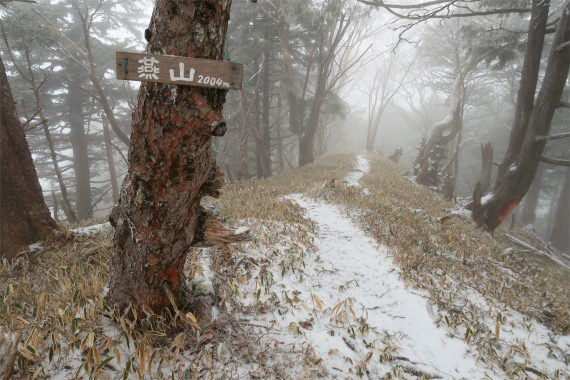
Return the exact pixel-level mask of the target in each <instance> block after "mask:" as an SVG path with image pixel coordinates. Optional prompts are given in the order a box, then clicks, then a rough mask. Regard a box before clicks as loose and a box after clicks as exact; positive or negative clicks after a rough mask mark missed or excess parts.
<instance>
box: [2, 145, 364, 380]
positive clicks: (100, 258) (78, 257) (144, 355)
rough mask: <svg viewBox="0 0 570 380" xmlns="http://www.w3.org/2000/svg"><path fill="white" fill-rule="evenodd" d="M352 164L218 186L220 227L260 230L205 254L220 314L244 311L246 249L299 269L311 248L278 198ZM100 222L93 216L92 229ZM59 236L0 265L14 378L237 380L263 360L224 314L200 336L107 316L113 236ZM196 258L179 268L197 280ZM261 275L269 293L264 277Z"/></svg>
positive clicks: (331, 163) (173, 319) (189, 325)
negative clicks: (246, 366)
mask: <svg viewBox="0 0 570 380" xmlns="http://www.w3.org/2000/svg"><path fill="white" fill-rule="evenodd" d="M353 160H354V157H353V155H351V154H341V155H337V156H335V157H334V159H332V160H328V159H325V160H321V161H320V162H319V163H316V164H313V165H308V166H307V167H305V168H303V169H301V170H296V171H290V172H286V173H283V174H281V175H278V176H274V177H272V178H271V179H269V180H266V181H246V182H241V183H236V184H231V185H229V186H227V187H226V188H224V191H225V193H226V194H224V195H223V196H222V197H221V198H220V199H219V200H213V201H212V204H214V205H216V207H217V208H219V209H220V210H221V211H222V215H221V219H223V220H224V222H226V223H227V224H229V225H236V226H237V225H240V224H241V225H244V224H245V225H247V226H249V227H251V229H252V230H253V232H254V233H258V239H256V240H255V241H254V242H250V243H243V244H236V245H228V246H220V247H216V248H211V256H212V260H211V263H210V267H211V270H213V272H214V273H213V278H212V282H213V283H214V288H215V291H216V296H217V297H218V299H219V302H220V307H221V308H222V310H223V309H224V303H227V304H230V303H231V304H233V305H235V309H234V310H238V311H239V310H241V309H240V307H241V306H240V304H239V296H240V294H239V288H240V285H241V284H242V283H243V282H244V281H246V277H249V278H250V279H251V269H252V267H253V264H251V261H250V262H249V264H246V265H244V262H243V260H241V261H240V260H238V258H240V257H242V258H245V259H246V261H247V252H246V250H247V249H257V250H261V249H265V247H267V246H269V245H272V244H274V243H277V242H281V243H283V244H288V245H290V249H289V250H288V251H287V254H286V255H283V256H281V257H280V259H281V260H282V263H283V268H284V270H293V269H295V268H297V267H300V266H301V265H302V260H303V256H304V251H305V249H306V247H310V246H311V245H312V243H311V241H310V236H309V232H308V231H309V230H311V228H312V223H311V221H310V220H307V219H305V218H304V217H303V211H302V209H301V208H300V207H299V206H297V205H296V204H293V203H292V202H290V201H288V200H283V199H281V196H282V195H285V194H288V193H291V192H303V191H306V190H309V189H314V188H317V187H319V186H320V185H322V183H323V181H324V180H325V179H326V178H327V176H337V177H339V178H340V177H343V176H344V175H346V172H347V171H348V170H349V169H350V168H351V167H352V166H353V164H354V162H353ZM103 221H104V220H102V219H101V218H99V219H97V220H93V221H91V223H89V224H98V223H101V222H103ZM86 225H87V223H85V222H82V224H81V226H82V227H83V226H86ZM59 237H60V238H59V240H58V241H57V242H44V249H43V251H42V252H40V253H33V254H25V255H22V256H21V257H20V258H19V260H18V261H17V262H16V263H14V264H8V263H7V262H4V263H3V264H1V265H0V293H1V294H2V299H1V302H0V325H4V326H8V327H9V328H10V329H12V330H14V331H17V332H18V333H20V334H21V336H22V338H21V340H20V345H19V351H18V358H17V365H16V366H15V372H14V375H13V378H14V379H36V378H37V379H42V378H50V377H53V376H54V375H56V374H58V375H61V374H64V375H65V376H66V377H75V378H84V379H87V378H90V379H97V378H100V379H110V378H113V379H115V378H117V379H119V378H120V379H126V378H127V377H128V378H153V379H154V378H175V379H185V380H186V379H197V378H202V377H203V376H205V375H206V374H208V376H215V378H220V376H222V377H223V378H227V379H230V378H234V377H236V376H237V375H236V367H237V366H238V365H240V364H241V363H243V362H244V361H245V362H257V363H263V362H264V361H265V359H266V358H264V355H265V354H264V350H263V347H259V346H257V345H256V344H255V342H254V341H252V340H251V338H250V337H249V336H248V335H247V334H244V332H243V329H241V327H240V326H239V321H237V320H236V318H235V317H234V316H233V315H232V314H231V313H222V315H220V316H219V317H218V319H217V320H216V321H214V322H213V324H212V325H211V326H207V327H206V328H208V330H205V331H204V330H202V331H198V330H196V328H197V325H196V324H195V322H196V321H195V320H194V319H193V316H192V315H191V314H188V315H185V314H183V313H181V312H179V313H176V315H171V314H168V313H166V314H164V315H160V316H159V315H155V314H153V313H152V311H150V310H148V311H147V312H146V313H145V314H146V315H138V316H137V315H136V314H135V319H134V320H129V319H128V318H127V317H126V316H125V315H118V314H116V313H113V312H112V311H111V310H112V308H111V306H110V305H109V303H108V300H107V299H106V297H105V294H106V289H105V285H106V283H107V279H108V269H109V268H108V261H109V253H110V250H111V248H112V232H110V231H107V232H97V233H92V234H73V233H71V234H70V233H68V231H62V232H61V233H60V234H59ZM284 239H285V240H284ZM262 247H263V248H262ZM203 251H204V250H202V249H196V248H195V249H192V250H191V252H190V255H189V257H188V261H187V263H186V269H187V277H188V280H191V279H193V278H194V277H195V276H196V275H200V274H202V272H203V270H204V268H203V266H202V264H201V262H200V256H201V254H202V252H203ZM248 272H249V274H248ZM260 277H261V281H260V283H263V284H264V286H265V287H266V288H267V289H268V288H269V287H270V285H271V282H272V281H271V276H270V274H269V273H266V274H261V276H260ZM258 281H259V280H258ZM268 307H270V306H267V305H266V306H264V305H263V304H262V303H260V304H259V305H256V306H255V308H254V309H255V310H254V309H252V308H247V309H243V310H242V311H244V312H247V313H251V312H263V311H265V310H266V309H267V308H268ZM212 331H215V336H214V334H213V333H212ZM224 352H231V353H232V355H233V358H232V359H231V360H230V361H229V362H228V361H227V360H223V359H222V356H223V355H224ZM307 352H308V353H307V355H308V356H307V357H310V352H309V351H307ZM309 361H310V360H309ZM151 370H152V374H151ZM252 374H253V375H255V376H259V378H279V377H281V378H282V377H286V376H287V366H283V365H273V366H260V367H259V368H258V369H256V371H252ZM255 376H252V377H255Z"/></svg>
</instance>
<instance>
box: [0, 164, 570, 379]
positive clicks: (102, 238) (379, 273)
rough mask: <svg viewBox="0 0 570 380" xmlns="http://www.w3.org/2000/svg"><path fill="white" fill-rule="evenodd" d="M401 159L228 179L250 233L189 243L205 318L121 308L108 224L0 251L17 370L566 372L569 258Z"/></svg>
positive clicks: (138, 373)
mask: <svg viewBox="0 0 570 380" xmlns="http://www.w3.org/2000/svg"><path fill="white" fill-rule="evenodd" d="M405 171H406V169H405V168H403V167H401V166H398V165H396V164H394V163H392V162H390V161H388V160H386V159H385V158H382V157H380V156H376V155H367V156H358V157H357V156H355V155H353V154H349V153H346V154H338V155H333V156H327V157H325V158H323V159H321V160H319V161H318V162H317V163H315V164H313V165H309V166H307V167H304V168H301V169H295V170H290V171H287V172H284V173H282V174H279V175H275V176H273V177H271V178H270V179H268V180H263V181H245V182H241V183H237V184H231V185H228V186H226V187H225V191H224V195H223V196H222V197H221V198H220V199H219V200H214V201H212V202H211V204H212V205H214V206H216V207H217V208H218V209H219V210H220V211H221V212H222V214H221V218H222V219H223V221H224V223H225V224H227V225H230V226H234V227H237V226H242V225H245V226H249V227H250V228H251V229H252V230H253V231H254V232H255V233H256V234H257V238H256V239H255V240H254V241H252V242H249V243H241V244H236V245H231V246H221V247H215V248H208V249H193V250H191V251H190V252H189V256H188V260H187V265H186V276H187V278H188V281H189V282H190V284H191V285H190V286H196V284H199V285H207V286H209V284H211V285H212V287H213V290H214V292H215V295H216V300H217V304H216V306H214V310H213V313H212V323H211V324H209V325H207V326H202V328H201V330H199V331H198V330H193V329H192V328H191V326H188V325H185V324H184V323H183V322H182V321H180V320H179V319H177V318H174V319H172V318H163V317H162V316H157V315H152V314H151V313H147V315H144V316H138V323H137V321H133V320H128V319H126V318H125V317H117V316H113V315H111V312H110V307H109V304H108V302H107V300H106V298H105V294H106V287H105V285H106V281H107V275H108V267H107V263H108V257H109V252H110V249H111V247H112V231H111V228H110V226H109V225H108V224H107V223H103V224H97V225H94V226H91V227H81V228H75V229H71V230H69V231H66V232H64V235H65V236H66V237H68V239H67V240H66V243H61V242H57V241H56V242H54V243H44V244H43V246H41V248H34V249H31V250H30V252H28V253H27V254H26V255H23V257H22V258H21V259H20V260H19V261H18V262H17V263H15V264H13V265H7V264H6V263H5V264H4V265H3V266H2V267H0V292H2V294H3V301H2V303H1V304H0V324H1V325H7V326H9V327H10V328H11V329H13V330H17V331H18V332H20V333H21V334H22V339H21V344H20V350H19V358H18V361H17V364H16V365H15V376H14V378H17V379H24V378H33V377H35V378H50V379H73V378H83V379H87V378H100V379H115V378H117V379H126V378H132V379H137V378H145V379H151V378H152V379H155V378H168V379H170V378H173V379H195V378H208V379H210V378H211V379H270V378H275V379H277V378H280V379H305V378H306V379H312V378H326V379H358V378H363V379H437V378H440V379H511V378H512V379H527V378H528V379H540V378H545V379H549V378H553V379H570V370H569V369H568V368H569V367H570V316H569V314H568V311H569V309H570V270H569V267H570V266H569V262H568V259H567V258H566V257H565V256H562V255H556V254H555V252H552V251H551V250H549V249H548V248H547V247H545V246H543V245H542V244H541V242H540V241H537V240H536V239H534V238H533V237H532V236H529V234H528V233H526V232H525V231H520V230H514V231H506V230H503V229H499V230H497V231H496V232H495V234H494V236H491V235H489V234H487V233H484V232H482V231H480V230H478V229H477V228H476V227H475V225H474V224H473V223H472V222H471V220H470V219H469V216H468V214H466V213H464V212H463V210H461V209H460V208H458V207H456V206H454V205H453V204H451V203H448V202H446V201H444V200H443V199H442V198H441V197H440V195H438V194H436V193H435V192H433V191H431V190H428V189H426V188H423V187H421V186H417V185H415V184H414V183H413V182H411V181H410V180H409V179H408V178H406V177H405V176H404V175H403V174H404V172H405ZM517 241H518V242H517ZM515 242H517V243H515ZM537 252H541V253H542V254H538V253H537ZM148 314H150V315H148Z"/></svg>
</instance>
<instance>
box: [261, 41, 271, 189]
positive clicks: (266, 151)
mask: <svg viewBox="0 0 570 380" xmlns="http://www.w3.org/2000/svg"><path fill="white" fill-rule="evenodd" d="M266 37H267V36H266ZM263 62H264V63H265V67H264V68H263V73H262V75H263V77H262V80H263V83H262V86H263V87H262V91H263V98H262V100H263V102H262V120H261V126H262V131H261V135H262V138H263V149H262V151H261V154H262V157H261V159H262V161H263V171H264V177H265V178H268V177H270V176H271V125H270V124H269V107H270V106H271V98H270V94H269V84H270V83H269V82H270V78H269V67H270V66H269V54H268V53H267V52H264V53H263Z"/></svg>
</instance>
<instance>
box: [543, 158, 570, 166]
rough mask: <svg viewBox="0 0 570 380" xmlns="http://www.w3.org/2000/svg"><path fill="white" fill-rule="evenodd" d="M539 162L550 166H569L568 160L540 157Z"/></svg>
mask: <svg viewBox="0 0 570 380" xmlns="http://www.w3.org/2000/svg"><path fill="white" fill-rule="evenodd" d="M540 161H542V162H546V163H547V164H552V165H558V166H570V160H560V159H558V158H552V157H546V156H541V157H540Z"/></svg>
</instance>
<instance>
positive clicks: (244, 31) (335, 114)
mask: <svg viewBox="0 0 570 380" xmlns="http://www.w3.org/2000/svg"><path fill="white" fill-rule="evenodd" d="M400 3H401V4H400ZM440 3H441V4H439V5H437V6H433V5H429V4H427V5H426V4H424V5H423V6H420V5H421V4H419V5H418V6H415V7H414V6H413V5H414V4H416V3H415V2H412V1H408V2H398V4H397V5H393V6H392V7H386V6H384V7H383V6H374V5H371V4H368V3H367V2H365V1H363V2H355V1H322V2H319V1H314V2H300V1H287V2H285V1H282V2H270V1H265V0H258V1H257V2H255V3H252V2H246V1H234V2H233V4H232V9H231V18H230V22H229V28H228V34H227V35H228V37H227V41H224V42H221V41H220V44H223V46H224V47H223V53H224V58H229V59H230V60H232V61H236V62H241V63H243V64H244V82H245V81H247V82H245V83H244V87H243V90H240V91H234V90H229V91H228V94H227V98H226V103H225V106H224V115H225V119H226V122H227V133H226V134H225V136H223V137H214V140H213V143H212V149H213V155H214V157H215V159H216V161H217V164H218V166H219V167H220V168H221V169H222V170H223V171H224V172H225V176H226V182H228V183H231V182H234V181H243V180H249V179H253V178H257V179H263V178H267V177H269V176H272V175H276V174H278V173H280V172H282V171H286V170H290V169H292V168H294V167H297V166H303V165H306V164H310V163H311V162H313V161H314V160H315V159H318V158H319V157H320V156H323V155H325V154H329V153H335V152H343V151H347V150H349V151H352V152H355V153H370V154H379V155H383V156H386V157H388V156H390V155H392V154H393V153H394V152H396V150H397V149H399V148H401V156H398V157H397V161H398V162H399V164H400V165H402V173H403V175H408V176H409V177H410V178H411V179H412V180H413V179H414V178H416V179H417V177H418V176H419V177H421V176H422V175H421V170H422V169H421V165H422V164H421V162H422V159H424V160H429V162H430V165H431V167H430V168H429V170H430V171H431V172H430V173H431V174H430V176H431V177H430V178H429V180H428V182H429V184H428V186H430V187H431V188H433V189H434V191H438V192H445V191H447V192H448V194H447V196H448V198H449V199H450V200H452V201H453V202H458V203H459V204H464V203H467V202H469V200H470V199H471V197H472V196H473V193H474V190H475V187H476V184H477V183H478V182H479V181H480V177H481V170H482V156H481V147H482V144H487V143H491V144H492V148H493V162H494V164H493V165H492V168H493V169H492V171H491V179H490V183H491V187H490V189H492V188H493V184H495V182H496V177H497V173H498V168H499V167H500V165H501V162H502V160H503V157H504V156H505V154H507V151H508V149H509V141H510V139H511V132H512V131H513V123H515V115H516V114H517V102H518V101H519V100H518V98H517V96H519V95H518V91H519V84H520V83H521V80H526V78H522V77H521V71H522V70H523V65H524V60H525V48H526V44H527V40H528V24H529V20H530V16H529V11H530V9H527V8H528V7H529V4H530V2H528V1H519V2H518V3H520V4H517V6H518V8H517V7H515V8H517V9H516V10H508V9H506V7H507V5H506V4H504V3H501V2H490V4H479V3H477V2H476V3H475V4H471V3H472V2H465V4H463V5H461V4H462V3H460V4H452V3H453V2H449V4H448V3H447V2H440ZM495 3H496V4H495ZM563 5H564V1H553V2H552V4H551V6H550V14H549V18H548V20H549V25H550V26H551V28H552V29H553V30H551V31H549V33H547V35H546V39H545V43H544V48H543V54H542V60H541V61H540V62H539V63H540V67H539V74H538V85H537V86H536V92H537V93H538V91H539V89H540V88H541V86H542V85H543V83H542V82H543V78H544V76H545V75H546V74H545V73H546V68H547V65H548V62H549V58H548V57H549V55H548V54H549V51H550V49H551V47H552V46H551V45H552V41H553V39H552V38H553V37H552V34H553V32H554V23H555V21H556V20H557V18H559V17H560V15H561V13H562V11H563V10H562V6H563ZM438 7H439V8H438ZM152 8H153V4H152V3H150V2H136V3H132V4H127V3H123V4H110V3H109V4H105V5H104V6H101V5H98V3H97V2H91V1H78V2H66V1H58V2H50V3H48V2H44V1H39V2H38V3H37V4H36V5H34V9H35V10H32V9H31V8H30V6H29V5H28V4H16V3H10V6H9V7H5V8H4V9H2V10H1V11H0V12H2V13H1V17H2V28H3V29H2V33H3V43H2V45H1V53H2V59H3V61H4V63H5V65H6V71H7V74H8V77H9V81H10V85H11V88H12V92H13V95H14V98H15V99H16V101H17V108H18V113H19V116H20V118H21V120H22V122H23V123H24V124H25V125H26V128H27V138H28V141H29V145H30V147H31V150H32V155H33V158H34V160H35V162H36V169H37V171H38V176H39V179H40V183H41V185H42V188H43V191H44V195H45V199H46V202H47V204H48V206H49V208H50V210H51V212H52V213H53V214H54V215H55V216H56V217H57V220H59V221H60V222H69V221H70V215H69V214H70V213H69V212H68V211H69V210H68V211H66V210H65V206H62V205H65V202H64V200H63V199H62V186H65V187H67V189H68V196H69V202H70V205H72V207H74V208H76V211H77V213H78V218H79V219H82V218H86V217H91V216H95V217H97V216H104V215H107V214H108V213H109V211H110V209H111V207H112V205H113V204H114V202H115V201H116V200H117V199H113V194H115V195H114V197H115V198H116V197H117V189H116V186H115V185H113V184H112V183H111V181H110V176H109V168H108V165H109V163H108V156H107V158H106V156H105V151H106V149H107V150H108V151H109V152H111V156H112V158H113V159H114V165H115V166H116V170H115V172H116V173H117V176H118V186H119V187H120V184H121V181H122V178H123V176H124V175H125V173H126V171H127V156H128V146H127V144H126V143H125V140H124V138H122V137H121V136H120V135H121V133H124V134H125V136H127V135H128V134H129V132H130V128H131V113H132V112H133V110H134V108H135V107H136V105H137V91H138V87H139V86H140V83H139V82H126V81H120V80H117V79H115V68H114V66H115V62H114V54H115V51H130V52H146V41H145V40H144V30H145V29H146V28H147V27H148V26H149V20H150V17H151V13H152ZM478 12H479V13H481V15H479V14H478ZM458 13H463V14H467V13H472V15H470V16H469V17H455V16H454V15H455V14H458ZM85 15H87V19H88V20H90V21H88V23H87V24H86V25H87V28H88V33H89V38H90V46H87V45H86V36H85V35H84V34H83V32H82V31H81V28H79V27H78V25H79V24H81V22H82V20H84V18H85ZM153 28H155V27H151V29H153ZM26 49H27V51H28V53H27V57H28V58H26ZM89 49H91V50H90V51H88V50H89ZM87 53H89V54H90V55H91V56H92V60H91V62H90V61H89V60H90V58H89V54H87ZM150 53H155V52H150ZM90 65H92V66H93V67H94V70H95V71H96V75H95V76H96V77H97V79H96V80H95V81H94V80H93V79H92V78H91V79H90V77H89V75H88V72H87V71H89V66H90ZM23 73H31V75H33V76H35V77H36V85H37V89H36V90H37V91H36V95H34V91H33V90H31V84H30V82H29V80H28V81H27V80H26V75H28V76H29V74H26V75H23ZM521 78H522V79H521ZM28 79H29V78H28ZM565 80H566V82H567V81H568V79H567V76H566V79H565ZM98 88H100V90H98ZM568 94H569V91H568V86H566V88H564V90H563V94H562V97H561V100H560V102H561V103H560V104H561V106H560V107H559V108H558V109H557V110H556V112H555V113H554V117H553V119H552V122H551V123H550V128H549V129H547V130H548V131H549V135H560V134H565V133H566V134H567V133H568V128H569V124H570V123H569V119H570V117H569V113H568V108H567V107H568ZM104 101H106V102H107V103H108V105H105V102H104ZM37 105H41V107H40V108H41V115H43V116H41V115H40V108H38V107H37ZM111 114H112V115H111ZM102 115H106V116H104V117H102ZM110 116H113V117H114V119H115V120H111V118H110ZM103 119H105V120H109V121H108V122H107V121H105V122H104V121H103ZM44 123H46V124H45V125H47V126H48V129H49V130H50V131H51V134H52V139H53V149H55V152H56V154H57V156H58V158H57V160H58V164H59V166H60V170H61V173H62V176H63V182H61V181H59V180H58V179H57V176H56V172H55V171H54V164H53V162H52V160H51V159H50V158H49V157H50V148H49V146H48V144H47V143H46V138H45V132H44V130H43V125H44ZM104 123H105V124H106V125H107V127H108V129H109V130H110V131H112V132H111V133H110V137H111V138H110V145H109V142H108V143H107V144H106V143H105V141H104V138H103V135H104V133H103V129H104V128H103V124H104ZM446 123H447V124H448V125H447V124H446ZM444 124H445V125H447V127H446V128H444V130H443V132H442V133H440V135H439V137H437V136H435V135H434V131H436V130H437V128H436V127H438V126H440V127H442V126H444ZM442 128H443V127H442ZM434 136H435V137H434ZM437 139H439V140H438V141H439V142H438V141H436V140H437ZM432 140H433V144H435V145H433V144H432V142H430V141H432ZM422 141H423V142H424V143H423V144H424V146H425V144H427V146H429V147H430V149H431V152H430V153H429V154H426V152H424V153H422ZM307 147H308V148H307ZM434 147H435V148H434ZM568 147H569V144H568V138H567V137H566V138H559V139H552V140H548V141H547V143H546V145H545V148H544V151H543V152H542V153H541V154H540V156H545V157H547V158H550V159H553V160H554V161H551V163H546V162H541V163H540V165H539V166H538V169H537V170H536V175H535V174H533V177H535V181H534V182H533V184H532V186H531V187H530V188H529V190H528V192H527V196H526V197H525V198H524V199H523V201H522V202H521V203H520V204H519V205H518V206H517V208H516V209H515V210H514V211H513V213H514V218H515V219H516V220H515V223H517V224H518V225H519V226H520V227H525V228H528V229H529V230H531V231H535V232H536V234H537V235H538V236H540V237H541V238H542V239H545V240H548V239H550V235H551V233H552V228H553V225H554V223H555V221H554V219H555V217H556V215H555V214H556V210H557V205H558V203H559V202H560V199H561V196H562V197H563V196H564V195H563V194H562V188H563V183H564V180H565V178H567V176H568V167H567V162H568V151H569V149H568ZM422 154H423V156H422ZM430 154H432V155H435V156H433V157H431V156H430V157H427V156H429V155H430ZM426 162H427V161H426ZM552 162H556V163H557V164H552ZM81 165H83V166H81ZM505 165H506V164H505ZM426 170H428V169H426ZM532 171H533V172H534V171H535V170H534V169H533V170H532ZM81 173H83V174H84V176H83V177H81V175H80V174H81ZM81 178H83V179H81ZM447 179H450V181H451V182H450V183H452V188H451V189H447V190H445V189H444V183H446V181H447ZM81 181H83V182H85V181H87V183H86V184H83V188H84V189H85V188H86V189H89V190H90V194H87V195H86V194H84V193H85V192H84V191H83V192H81V191H79V190H78V189H79V188H80V187H81V186H80V182H81ZM113 186H115V188H113ZM488 191H490V190H488ZM82 194H83V195H82ZM528 194H532V195H528ZM531 198H532V199H531ZM525 207H526V210H523V209H524V208H525Z"/></svg>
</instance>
